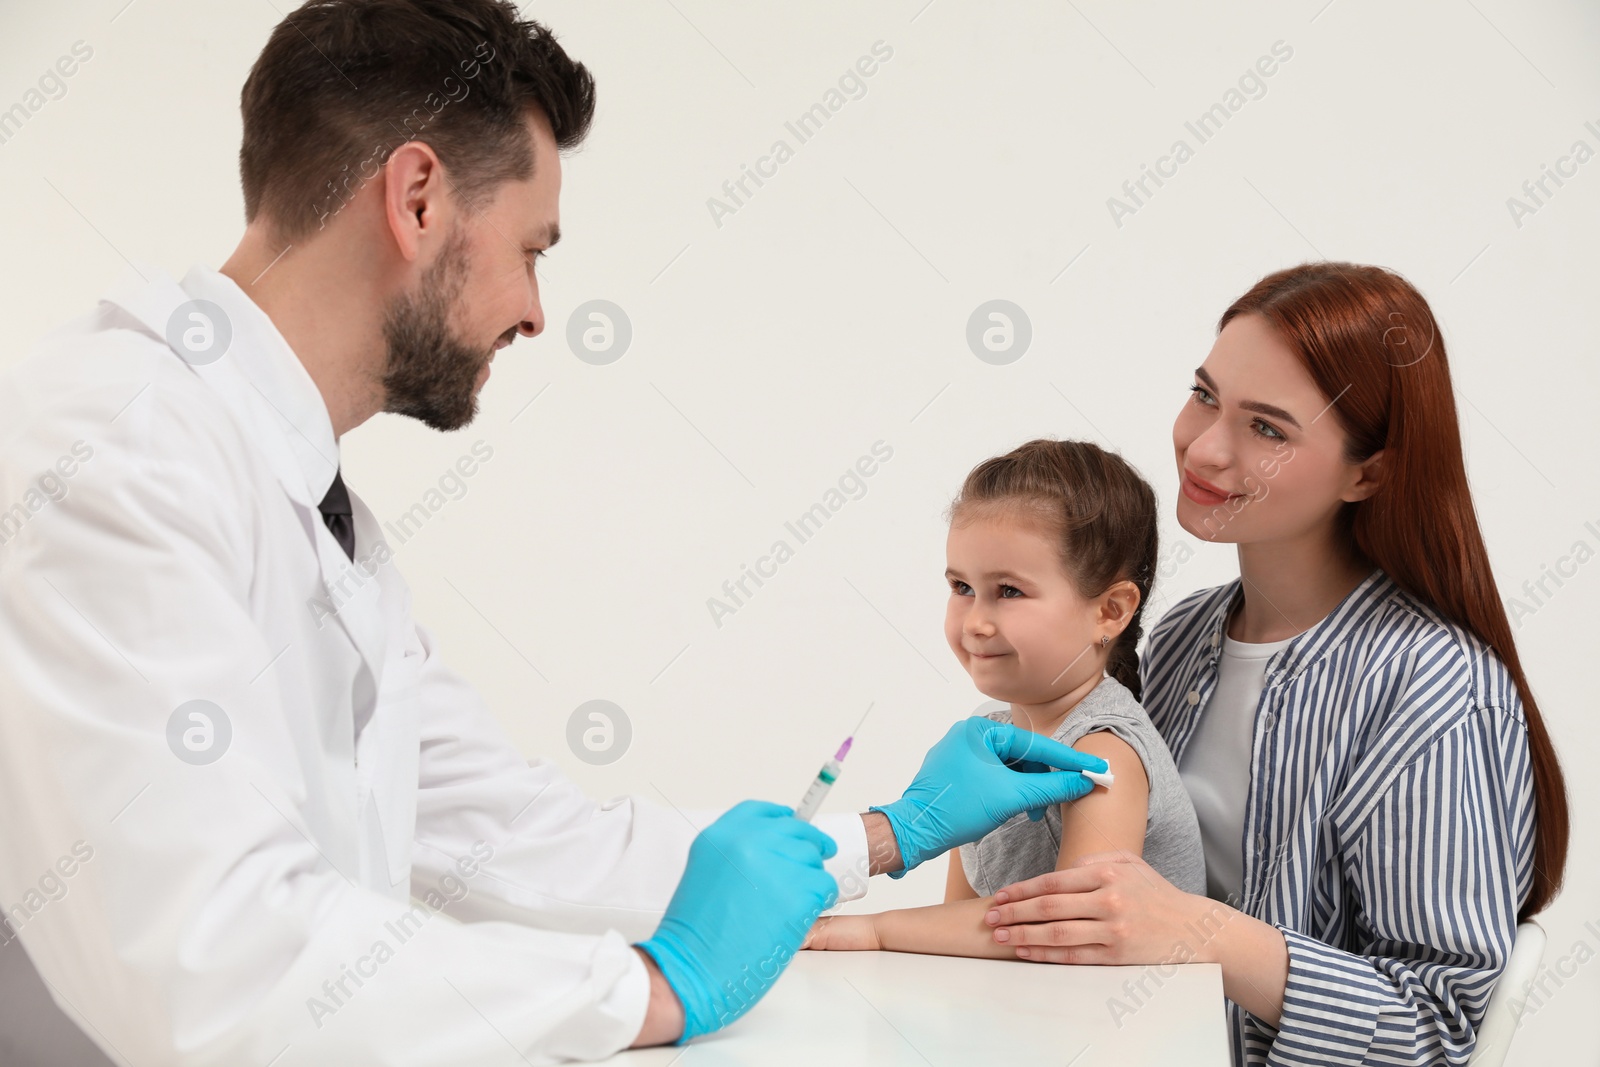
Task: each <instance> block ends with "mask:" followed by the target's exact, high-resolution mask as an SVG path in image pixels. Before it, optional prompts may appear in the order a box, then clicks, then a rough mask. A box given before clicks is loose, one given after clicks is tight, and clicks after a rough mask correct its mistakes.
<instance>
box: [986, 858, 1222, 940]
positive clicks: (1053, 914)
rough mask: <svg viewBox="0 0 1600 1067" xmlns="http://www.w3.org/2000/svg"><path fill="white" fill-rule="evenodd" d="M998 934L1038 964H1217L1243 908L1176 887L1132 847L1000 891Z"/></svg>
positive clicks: (993, 921)
mask: <svg viewBox="0 0 1600 1067" xmlns="http://www.w3.org/2000/svg"><path fill="white" fill-rule="evenodd" d="M995 902H996V907H994V908H991V909H990V910H989V912H988V914H987V915H986V916H985V917H984V921H985V922H987V923H988V924H989V925H990V926H991V927H993V928H994V939H995V941H996V942H998V943H1000V944H1005V945H1010V946H1012V947H1013V948H1014V949H1015V950H1016V953H1017V955H1018V956H1019V957H1020V958H1022V959H1025V960H1033V961H1035V962H1037V963H1093V964H1130V963H1131V964H1140V963H1142V964H1165V963H1215V962H1217V961H1218V954H1217V951H1216V948H1217V946H1216V943H1215V942H1216V939H1217V936H1218V935H1219V934H1220V933H1221V932H1222V930H1223V928H1224V927H1226V926H1228V925H1229V923H1230V921H1231V920H1232V919H1235V918H1243V916H1241V915H1240V913H1239V912H1236V911H1234V910H1233V909H1232V908H1230V907H1228V906H1227V905H1225V904H1222V903H1219V902H1217V901H1215V900H1211V899H1209V898H1207V897H1201V896H1195V895H1194V894H1192V893H1185V892H1183V891H1182V890H1181V889H1178V888H1177V887H1176V886H1174V885H1173V884H1172V883H1171V882H1169V881H1167V880H1166V879H1165V878H1163V877H1161V875H1159V874H1157V873H1156V872H1155V869H1154V868H1152V867H1151V866H1150V865H1149V864H1148V863H1146V862H1145V861H1144V860H1143V859H1141V858H1140V857H1138V856H1135V855H1133V854H1132V853H1129V852H1098V853H1095V854H1093V855H1089V856H1083V857H1081V858H1080V859H1078V860H1077V861H1076V862H1075V863H1073V865H1072V866H1070V867H1066V868H1064V869H1062V870H1059V871H1052V872H1050V873H1049V874H1042V875H1040V876H1039V877H1037V878H1030V879H1028V880H1027V881H1025V882H1016V883H1013V884H1011V885H1008V886H1006V887H1005V888H1003V889H1001V890H1000V891H999V892H998V893H996V894H995Z"/></svg>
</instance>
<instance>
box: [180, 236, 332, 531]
mask: <svg viewBox="0 0 1600 1067" xmlns="http://www.w3.org/2000/svg"><path fill="white" fill-rule="evenodd" d="M179 284H180V287H181V288H182V289H183V291H184V292H186V293H188V294H189V296H191V297H193V298H195V299H197V300H209V301H211V302H212V303H214V304H216V305H217V306H218V307H220V308H222V310H223V312H224V313H225V314H226V315H227V316H228V320H229V326H230V327H231V329H232V331H233V337H232V340H231V341H230V343H229V346H228V351H227V354H226V356H225V357H224V358H225V359H227V360H230V361H232V362H233V363H234V365H235V367H236V368H237V369H238V371H239V372H240V374H242V376H243V377H244V378H245V380H246V381H248V382H249V383H250V385H251V386H253V387H254V392H255V393H257V394H258V395H259V398H260V399H261V400H262V401H264V402H265V403H266V404H267V405H268V407H270V408H271V409H272V411H273V412H274V413H275V414H274V417H273V418H272V419H271V422H272V423H273V424H274V425H276V426H278V427H279V428H280V429H281V430H282V432H283V435H284V437H285V439H286V440H287V441H288V444H289V448H290V450H291V451H292V452H293V453H294V457H295V460H296V462H297V464H298V465H299V467H300V470H301V472H302V473H304V475H305V479H306V488H307V489H308V490H309V492H310V495H311V502H312V503H314V504H315V503H319V502H320V501H321V500H322V498H323V497H324V496H326V495H327V492H328V487H329V486H331V485H332V484H333V479H334V475H335V474H337V473H338V470H339V442H338V440H337V439H336V438H335V437H334V435H333V420H332V419H331V418H330V417H329V415H328V405H327V403H326V402H325V401H324V400H323V397H322V392H321V390H319V389H318V388H317V383H316V382H314V381H312V379H311V374H310V373H309V372H308V371H307V370H306V368H305V365H304V364H303V363H301V362H300V357H299V356H297V355H295V353H294V349H292V348H290V347H289V342H288V341H286V340H284V338H283V334H281V333H279V332H278V328H277V326H275V325H274V324H273V322H272V319H271V318H270V317H268V315H267V313H266V312H265V311H263V310H261V308H260V306H259V305H257V304H256V302H255V301H254V300H251V299H250V297H249V296H248V295H247V294H246V293H245V291H244V290H243V289H240V288H239V286H238V285H237V284H236V283H235V282H234V280H233V279H232V278H230V277H228V276H227V275H226V274H223V273H221V272H220V271H216V270H213V269H211V268H210V267H208V266H205V265H204V264H201V263H196V264H195V265H194V266H193V267H191V268H189V273H188V274H186V275H184V278H183V281H182V282H181V283H179ZM197 369H199V370H200V371H201V372H202V373H204V371H205V368H204V367H201V368H197Z"/></svg>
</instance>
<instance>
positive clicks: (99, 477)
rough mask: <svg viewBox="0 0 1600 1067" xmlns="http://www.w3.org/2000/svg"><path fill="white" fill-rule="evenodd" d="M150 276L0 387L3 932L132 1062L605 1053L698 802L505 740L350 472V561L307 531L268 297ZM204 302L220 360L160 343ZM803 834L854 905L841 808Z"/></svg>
mask: <svg viewBox="0 0 1600 1067" xmlns="http://www.w3.org/2000/svg"><path fill="white" fill-rule="evenodd" d="M142 273H143V274H144V275H145V276H146V280H143V281H141V280H140V279H132V280H131V281H130V283H128V284H125V285H124V286H122V287H121V288H120V289H119V291H117V292H116V293H114V294H113V295H112V296H111V297H108V298H107V299H106V300H105V301H102V302H101V304H100V306H99V307H98V309H97V310H96V311H95V312H94V313H93V314H91V315H89V316H87V317H85V318H84V319H81V320H78V321H77V322H75V323H72V324H70V325H68V326H67V327H65V328H63V329H62V330H60V331H57V332H56V333H55V334H52V335H51V336H50V337H48V338H47V339H46V340H45V341H44V342H43V343H42V344H41V345H40V347H39V349H38V350H37V351H36V352H35V353H34V354H33V355H32V356H30V357H29V358H28V359H27V360H25V361H24V362H23V363H21V364H19V365H18V366H17V367H16V368H15V369H14V370H13V371H12V372H11V374H10V375H8V376H7V378H6V379H5V381H4V384H3V386H0V509H4V510H3V511H0V908H4V909H5V912H6V923H5V926H6V929H3V930H0V940H3V939H9V938H11V937H17V938H20V944H21V946H22V947H25V948H26V950H27V952H26V954H27V957H28V959H30V960H31V961H32V964H33V965H34V966H35V967H36V968H37V971H38V974H39V976H40V977H41V978H42V979H43V981H44V983H45V985H46V987H47V988H48V989H49V991H50V994H51V997H52V998H53V1000H54V1002H55V1004H56V1005H58V1006H59V1008H60V1010H61V1011H63V1012H65V1013H66V1015H67V1017H69V1018H72V1019H73V1020H74V1021H76V1022H77V1023H78V1025H79V1026H81V1027H82V1029H83V1031H84V1032H85V1033H87V1034H88V1035H89V1036H90V1037H91V1038H92V1039H93V1041H94V1043H95V1044H96V1045H97V1046H99V1048H100V1049H101V1050H102V1051H103V1052H104V1053H105V1055H106V1056H108V1057H109V1058H110V1059H111V1060H112V1061H113V1062H125V1063H131V1064H137V1065H141V1067H143V1065H147V1064H149V1065H154V1064H183V1065H200V1064H207V1065H209V1064H219V1065H220V1064H227V1065H230V1067H239V1065H246V1064H257V1065H266V1064H269V1063H270V1064H272V1065H273V1067H293V1065H298V1064H339V1065H355V1064H367V1063H371V1064H396V1065H400V1064H405V1065H429V1064H452V1065H468V1064H490V1063H520V1062H524V1060H526V1061H527V1062H533V1063H541V1062H552V1061H555V1060H560V1059H570V1058H598V1057H601V1056H604V1055H607V1054H609V1053H611V1052H613V1051H615V1050H617V1049H619V1048H622V1047H625V1046H626V1045H627V1044H628V1043H629V1042H630V1041H631V1040H632V1038H633V1037H634V1035H635V1034H636V1033H637V1031H638V1029H639V1026H640V1024H641V1022H642V1020H643V1015H644V1010H645V1006H646V1001H647V997H648V992H647V980H646V974H645V971H644V968H643V966H642V964H641V963H640V961H639V959H638V957H637V954H636V953H635V952H634V951H633V950H632V949H631V948H630V947H629V944H630V941H632V940H637V939H641V938H643V937H646V936H648V935H649V933H650V932H651V931H652V930H653V929H654V927H655V924H656V922H657V921H658V919H659V917H660V913H661V911H662V909H663V908H664V907H665V906H666V903H667V900H668V899H669V897H670V896H671V893H672V891H673V889H674V887H675V885H676V883H677V880H678V878H679V876H680V875H681V873H682V870H683V866H684V862H685V857H686V852H687V848H688V845H689V842H690V840H691V839H692V836H693V834H694V827H693V826H691V824H690V818H689V817H686V816H685V814H684V813H681V812H677V811H674V810H671V809H670V808H662V807H659V806H656V805H653V804H650V803H647V802H643V801H640V800H637V799H630V798H618V799H616V800H613V801H611V802H609V803H606V804H597V803H595V802H594V801H591V800H590V799H588V798H587V797H585V796H584V795H582V793H581V792H580V791H579V790H578V789H577V788H576V787H575V786H574V785H573V784H572V783H571V782H569V781H568V780H567V779H566V778H565V777H564V776H563V775H562V774H561V772H560V771H559V770H558V769H557V767H556V766H555V765H554V764H552V763H549V762H546V761H544V760H536V761H534V762H533V763H531V764H530V763H529V762H528V761H527V760H525V759H524V758H523V757H521V756H520V755H519V754H518V753H517V751H516V750H515V748H514V747H513V746H512V744H511V743H510V741H509V740H508V739H507V738H506V736H505V735H504V734H503V733H502V731H501V730H500V729H499V727H498V725H497V724H496V722H495V721H494V719H493V718H492V716H491V714H490V713H489V711H488V710H487V708H486V707H485V705H484V703H483V702H482V700H481V699H480V698H479V697H478V695H477V694H476V693H475V692H474V691H473V689H472V688H471V687H470V686H468V685H467V684H466V683H465V682H464V681H463V680H462V679H461V678H460V677H459V676H457V675H456V674H454V673H452V672H451V671H450V670H449V669H448V668H447V667H445V666H444V665H443V664H442V663H441V662H440V659H439V656H438V655H437V653H436V650H435V646H434V641H433V638H432V637H431V635H430V634H429V632H428V631H427V630H426V629H424V628H422V627H420V626H418V625H416V624H415V623H414V622H413V621H412V618H411V613H410V594H409V592H408V590H407V588H406V585H405V583H404V581H403V580H402V579H401V577H400V575H399V573H398V572H397V571H396V569H395V567H394V565H393V564H392V563H390V562H387V561H386V558H387V549H386V546H384V545H383V544H382V535H381V531H380V529H379V526H378V523H377V522H376V520H375V519H374V517H373V515H372V513H371V512H370V511H369V510H368V509H367V508H366V507H365V505H363V504H362V503H361V502H360V500H359V499H356V498H355V496H354V494H353V493H352V500H353V507H354V512H355V514H354V523H355V530H356V560H355V563H354V564H352V563H351V561H349V560H347V559H346V558H345V556H344V553H343V552H342V551H341V550H340V548H339V547H338V544H337V543H336V542H335V540H334V539H333V537H332V535H331V534H329V533H328V531H327V529H326V527H325V526H324V523H323V521H322V517H321V515H320V513H319V512H318V510H317V503H318V501H320V500H321V499H322V497H323V494H324V493H325V492H326V491H327V488H328V486H329V484H330V483H331V482H332V480H333V477H334V474H335V471H336V470H337V467H338V446H337V442H336V441H335V439H334V437H333V432H332V427H331V424H330V422H329V419H328V414H327V410H326V407H325V406H324V404H323V402H322V398H321V395H320V393H318V391H317V389H316V386H315V384H314V383H313V382H312V380H311V378H310V376H309V375H308V374H307V372H306V371H305V369H304V367H303V366H302V365H301V364H300V362H299V360H298V359H297V358H296V357H295V356H294V354H293V352H292V351H290V349H289V347H288V345H287V344H286V343H285V342H284V340H283V338H282V336H281V335H280V334H279V333H278V332H277V330H276V329H275V328H274V327H273V325H272V323H271V321H270V320H269V319H268V318H267V316H266V315H265V314H264V313H263V312H262V311H261V310H260V309H259V308H258V307H256V305H255V304H254V303H252V302H251V301H250V300H249V298H248V297H247V296H246V295H245V293H244V292H242V291H241V290H240V289H239V287H238V286H236V285H235V284H234V283H233V282H232V281H231V280H229V279H228V278H226V277H225V276H223V275H221V274H219V273H217V272H215V271H212V270H209V269H206V268H203V267H196V268H195V269H193V270H192V271H190V273H189V274H188V275H187V276H186V277H185V279H184V280H183V282H182V284H181V286H180V285H179V284H178V283H176V282H175V281H173V280H172V279H171V278H170V277H168V276H166V275H164V274H161V273H160V272H159V271H156V270H153V269H151V268H144V269H143V271H142ZM193 300H205V301H210V302H211V303H212V305H214V306H215V308H219V309H221V312H222V315H223V316H224V317H225V320H226V323H227V326H228V327H229V328H230V329H231V341H230V342H229V345H228V348H227V350H226V352H225V353H224V354H223V355H222V356H221V357H220V358H217V359H215V360H214V361H212V362H207V363H198V362H191V360H192V359H193V357H192V355H191V356H190V357H189V358H183V357H180V355H179V352H178V349H176V348H174V347H173V346H172V345H171V344H169V342H168V340H167V337H168V334H169V324H170V323H172V322H173V321H174V319H175V316H176V318H177V321H178V322H179V323H180V326H181V325H182V324H183V323H184V322H186V321H188V320H187V319H186V316H187V313H188V311H189V310H190V305H189V304H188V302H189V301H193ZM179 347H182V345H181V343H180V345H179ZM577 533H578V531H574V534H575V535H576V534H577ZM353 567H358V568H359V569H358V570H354V571H353V570H352V568H353ZM330 609H331V610H330ZM195 701H203V702H205V703H202V704H194V703H191V702H195ZM197 709H198V710H199V711H200V712H201V714H202V717H201V718H193V717H191V715H190V714H189V713H190V712H193V711H195V710H197ZM214 751H221V753H222V755H221V756H220V758H216V759H215V760H214V761H212V762H202V760H204V759H205V758H207V757H208V756H209V755H210V754H211V753H212V752H214ZM691 814H692V817H693V821H694V822H696V823H704V822H705V821H707V820H708V819H709V818H710V815H708V814H705V813H691ZM818 825H819V826H820V827H821V828H822V829H824V830H826V831H827V832H829V833H830V834H832V835H833V836H834V838H835V840H836V841H837V842H838V844H839V849H840V851H839V855H838V856H837V857H835V859H834V860H832V861H830V863H829V865H828V866H829V869H830V870H832V871H834V872H835V876H836V878H838V879H839V881H840V883H841V897H842V898H844V899H849V898H850V897H852V896H859V895H860V894H861V892H864V882H865V879H864V878H862V877H859V876H857V877H852V878H847V877H845V876H844V872H863V871H864V870H865V869H866V865H865V854H866V842H865V837H864V833H863V830H862V826H861V821H860V819H859V818H858V817H856V816H854V815H848V814H847V815H844V816H835V817H832V818H826V819H819V820H818ZM446 902H449V903H450V907H449V909H448V911H447V912H446V911H441V910H439V909H440V907H441V906H442V905H443V904H445V903H446ZM462 920H466V921H462ZM17 948H18V945H16V944H11V945H7V946H6V947H5V948H3V949H0V951H5V952H16V950H17Z"/></svg>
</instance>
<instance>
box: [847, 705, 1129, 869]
mask: <svg viewBox="0 0 1600 1067" xmlns="http://www.w3.org/2000/svg"><path fill="white" fill-rule="evenodd" d="M1008 764H1010V765H1014V766H1015V769H1013V766H1008ZM1049 767H1060V768H1062V769H1061V770H1055V771H1052V770H1049V769H1048V768H1049ZM1107 769H1108V765H1107V763H1106V761H1105V760H1103V759H1101V758H1100V757H1098V756H1090V755H1087V754H1086V753H1083V752H1079V751H1078V750H1077V749H1074V748H1069V747H1068V746H1066V745H1063V744H1062V743H1061V742H1059V741H1054V740H1052V739H1050V738H1048V737H1042V736H1040V735H1039V734H1036V733H1034V732H1033V731H1032V730H1026V729H1023V728H1022V727H1019V726H1014V725H1011V724H1010V723H1000V722H995V721H994V720H993V719H990V718H988V717H986V716H982V715H974V716H972V717H971V718H967V719H963V720H961V721H960V722H958V723H956V724H955V725H953V726H951V727H950V729H949V731H948V732H947V733H946V734H945V735H944V737H943V738H941V739H940V740H939V742H938V743H937V744H935V745H934V746H933V747H932V748H930V749H929V750H928V755H927V756H926V757H925V758H924V759H923V761H922V769H921V770H919V771H918V772H917V776H916V778H915V779H913V780H912V782H911V785H910V787H909V788H907V789H906V792H905V795H904V796H902V797H901V798H900V799H899V800H897V801H895V802H894V803H892V804H885V805H882V806H876V805H875V806H873V808H872V809H871V810H873V811H881V812H883V813H884V815H886V816H888V818H889V826H890V828H891V829H892V830H893V831H894V837H895V841H896V843H897V844H899V846H900V858H901V860H902V862H903V863H904V864H905V866H904V867H902V868H901V869H900V870H898V871H893V872H890V875H889V876H890V877H891V878H899V877H902V876H903V875H904V874H905V873H906V871H909V870H911V868H913V867H915V866H916V865H917V864H919V863H921V862H922V861H923V860H926V859H931V858H933V857H934V856H938V855H941V854H942V853H945V852H948V851H950V850H951V849H952V848H955V847H957V846H958V845H964V844H966V843H967V842H969V841H976V840H977V839H978V838H980V837H982V836H983V835H984V834H987V833H989V832H990V831H991V830H993V829H995V828H996V827H997V826H999V825H1000V824H1001V823H1004V822H1007V821H1009V820H1010V819H1012V818H1014V817H1015V816H1017V815H1019V814H1021V813H1022V812H1027V813H1028V815H1029V817H1030V818H1033V819H1038V818H1040V817H1042V816H1043V814H1044V809H1045V808H1047V807H1049V806H1050V805H1051V804H1065V803H1068V802H1069V801H1073V800H1077V799H1078V798H1080V797H1083V796H1087V795H1088V793H1089V791H1090V790H1091V789H1093V788H1094V783H1093V782H1091V781H1089V779H1087V778H1085V777H1084V776H1083V775H1081V774H1079V773H1078V772H1079V771H1105V770H1107ZM1034 770H1038V771H1042V773H1029V772H1032V771H1034Z"/></svg>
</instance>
